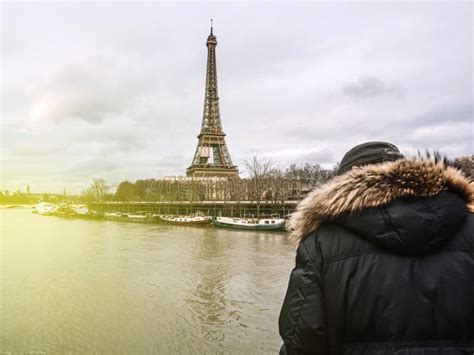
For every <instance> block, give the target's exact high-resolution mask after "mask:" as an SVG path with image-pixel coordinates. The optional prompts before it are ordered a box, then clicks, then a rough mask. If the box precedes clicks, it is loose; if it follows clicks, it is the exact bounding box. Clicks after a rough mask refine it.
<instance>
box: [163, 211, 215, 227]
mask: <svg viewBox="0 0 474 355" xmlns="http://www.w3.org/2000/svg"><path fill="white" fill-rule="evenodd" d="M158 218H159V219H160V221H162V222H164V223H168V224H178V225H203V224H208V223H210V222H211V220H212V218H211V217H209V216H203V215H202V214H201V213H196V214H192V215H189V216H173V215H159V216H158Z"/></svg>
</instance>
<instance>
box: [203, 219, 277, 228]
mask: <svg viewBox="0 0 474 355" xmlns="http://www.w3.org/2000/svg"><path fill="white" fill-rule="evenodd" d="M212 224H213V225H214V226H216V227H224V228H234V229H254V230H270V229H282V228H283V227H284V225H285V220H284V219H283V218H275V217H271V218H234V217H217V218H216V219H214V220H213V221H212Z"/></svg>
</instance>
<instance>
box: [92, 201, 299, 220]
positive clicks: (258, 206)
mask: <svg viewBox="0 0 474 355" xmlns="http://www.w3.org/2000/svg"><path fill="white" fill-rule="evenodd" d="M297 203H298V201H278V202H275V201H260V202H257V201H132V202H117V201H113V202H94V203H92V206H91V208H92V209H94V210H96V211H100V212H123V213H131V212H132V213H136V212H152V213H157V214H166V215H189V214H191V213H196V212H202V213H203V214H205V215H208V216H212V217H218V216H226V217H245V216H249V215H257V214H259V215H271V214H278V215H280V217H283V216H286V215H288V214H290V213H292V212H293V211H294V210H295V208H296V205H297Z"/></svg>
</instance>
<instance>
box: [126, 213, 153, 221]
mask: <svg viewBox="0 0 474 355" xmlns="http://www.w3.org/2000/svg"><path fill="white" fill-rule="evenodd" d="M128 220H129V221H130V222H139V223H151V222H154V221H155V215H154V214H153V213H149V212H137V213H135V214H129V215H128Z"/></svg>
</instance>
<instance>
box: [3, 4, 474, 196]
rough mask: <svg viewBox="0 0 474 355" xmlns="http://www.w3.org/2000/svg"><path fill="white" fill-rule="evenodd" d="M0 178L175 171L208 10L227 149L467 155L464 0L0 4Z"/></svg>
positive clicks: (42, 184)
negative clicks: (365, 146) (368, 144)
mask: <svg viewBox="0 0 474 355" xmlns="http://www.w3.org/2000/svg"><path fill="white" fill-rule="evenodd" d="M1 6H2V28H1V29H2V38H1V39H2V47H1V49H2V79H1V84H2V91H1V99H2V108H1V121H2V122H1V123H2V142H1V150H2V163H1V170H2V183H1V188H2V189H9V190H16V189H17V188H20V189H21V190H24V189H25V187H26V185H30V186H31V190H32V192H38V191H50V192H59V193H60V192H62V191H63V188H64V187H65V188H66V189H67V191H68V192H69V193H77V192H80V191H81V190H82V189H84V188H85V187H86V186H87V185H88V183H89V182H90V181H91V179H92V178H94V177H103V178H105V179H106V180H107V181H108V182H109V184H110V185H112V186H116V185H117V184H118V183H119V182H120V181H123V180H130V181H135V180H136V179H144V178H160V177H164V176H167V175H183V174H185V169H186V167H187V166H189V165H190V163H191V160H192V158H193V154H194V150H195V147H196V144H197V138H196V136H197V134H198V133H199V129H200V126H201V119H202V105H203V102H204V84H205V70H206V56H207V49H206V46H205V43H206V38H207V36H208V34H209V19H210V18H214V33H215V34H216V36H217V40H218V46H217V70H218V80H219V95H220V105H221V107H220V108H221V118H222V123H223V128H224V131H225V133H226V134H227V144H228V147H229V151H230V154H231V157H232V159H233V160H234V162H235V163H236V164H238V165H239V166H240V169H241V170H243V161H245V159H247V158H249V157H250V156H252V155H254V154H258V155H260V156H266V157H269V158H271V159H273V160H274V161H276V162H279V163H280V164H281V165H283V166H284V165H286V164H289V163H293V162H294V163H304V162H309V163H321V164H324V165H325V166H331V165H332V164H334V163H336V162H337V161H339V160H340V159H341V157H342V155H343V154H344V152H345V151H346V150H348V149H349V148H351V146H353V145H355V144H358V143H361V142H364V141H368V140H386V141H390V142H392V143H395V144H396V145H398V146H399V147H400V149H401V151H402V152H403V153H405V154H414V153H416V151H417V150H424V149H427V148H428V149H437V150H440V151H441V152H443V153H445V154H447V155H448V156H449V157H456V156H461V155H468V154H473V151H474V149H473V137H474V132H473V88H472V85H473V68H472V65H473V58H472V49H473V48H472V46H473V44H472V40H473V38H472V37H473V18H472V16H473V15H472V13H473V12H472V11H473V8H472V3H470V2H464V3H454V2H449V3H448V2H445V3H427V2H423V3H410V2H402V3H400V2H399V3H374V2H365V3H363V2H359V3H341V2H338V3H332V4H330V3H321V2H319V3H299V4H298V3H295V2H291V3H281V2H279V3H260V4H250V3H247V4H230V3H220V4H219V3H192V4H189V3H175V4H170V3H151V2H148V3H137V2H134V3H132V2H129V3H127V2H117V3H114V2H103V3H91V2H83V3H60V2H55V3H54V2H53V3H41V4H39V3H36V4H33V3H5V2H4V3H3V4H2V5H1Z"/></svg>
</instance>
